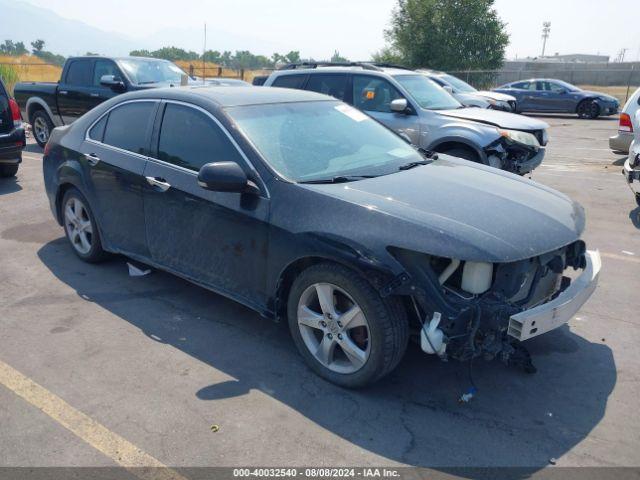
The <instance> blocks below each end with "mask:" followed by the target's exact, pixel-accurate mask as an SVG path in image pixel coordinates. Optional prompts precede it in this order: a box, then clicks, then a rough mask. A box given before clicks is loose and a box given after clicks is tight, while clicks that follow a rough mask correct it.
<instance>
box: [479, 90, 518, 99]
mask: <svg viewBox="0 0 640 480" xmlns="http://www.w3.org/2000/svg"><path fill="white" fill-rule="evenodd" d="M475 94H476V95H479V96H481V97H485V98H491V99H493V100H498V101H502V102H514V101H515V100H516V97H514V96H513V95H507V94H506V93H500V92H490V91H488V90H478V91H477V92H475Z"/></svg>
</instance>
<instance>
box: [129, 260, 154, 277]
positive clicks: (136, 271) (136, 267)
mask: <svg viewBox="0 0 640 480" xmlns="http://www.w3.org/2000/svg"><path fill="white" fill-rule="evenodd" d="M127 267H129V276H130V277H144V276H145V275H149V274H150V273H151V269H150V268H149V267H147V266H146V265H143V264H142V263H138V262H134V261H132V260H129V261H128V262H127Z"/></svg>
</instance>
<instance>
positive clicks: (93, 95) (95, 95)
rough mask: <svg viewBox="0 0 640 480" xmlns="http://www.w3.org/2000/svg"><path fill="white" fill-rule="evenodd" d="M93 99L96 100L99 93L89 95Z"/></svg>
mask: <svg viewBox="0 0 640 480" xmlns="http://www.w3.org/2000/svg"><path fill="white" fill-rule="evenodd" d="M90 95H91V96H92V97H93V98H98V97H99V96H100V94H99V93H91V94H90Z"/></svg>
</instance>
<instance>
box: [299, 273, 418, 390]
mask: <svg viewBox="0 0 640 480" xmlns="http://www.w3.org/2000/svg"><path fill="white" fill-rule="evenodd" d="M287 315H288V322H289V329H290V331H291V335H292V337H293V341H294V343H295V344H296V347H297V348H298V351H299V352H300V354H301V355H302V357H303V358H304V360H305V361H306V363H307V364H308V365H309V366H310V367H311V369H312V370H314V371H315V372H316V373H317V374H318V375H320V376H321V377H323V378H325V379H326V380H329V381H330V382H332V383H335V384H337V385H340V386H342V387H347V388H357V387H363V386H365V385H368V384H371V383H373V382H375V381H377V380H379V379H380V378H382V377H383V376H385V375H387V374H388V373H389V372H391V371H392V370H393V369H394V368H395V367H396V366H397V365H398V363H399V362H400V360H401V359H402V357H403V355H404V353H405V351H406V348H407V344H408V340H409V322H408V320H407V317H406V312H405V310H404V308H403V307H402V305H401V304H400V302H399V301H398V300H397V299H394V298H386V299H383V298H382V297H380V295H379V294H378V292H377V291H376V290H375V289H374V288H373V287H372V285H371V284H370V283H369V282H368V281H367V280H366V279H365V278H363V277H362V276H361V275H359V274H358V273H356V272H354V271H352V270H349V269H348V268H346V267H343V266H341V265H337V264H333V263H321V264H318V265H314V266H312V267H309V268H308V269H306V270H304V271H303V272H302V273H301V274H300V275H299V276H298V277H297V278H296V279H295V280H294V282H293V285H292V287H291V291H290V294H289V299H288V302H287Z"/></svg>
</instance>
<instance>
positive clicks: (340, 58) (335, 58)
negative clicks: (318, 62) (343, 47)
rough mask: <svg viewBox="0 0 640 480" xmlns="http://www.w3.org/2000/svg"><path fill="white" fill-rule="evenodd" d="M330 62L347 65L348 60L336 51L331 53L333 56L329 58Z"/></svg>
mask: <svg viewBox="0 0 640 480" xmlns="http://www.w3.org/2000/svg"><path fill="white" fill-rule="evenodd" d="M331 61H332V62H334V63H347V62H348V61H349V60H348V59H347V58H346V57H343V56H342V55H340V52H339V51H338V50H335V51H334V52H333V55H332V56H331Z"/></svg>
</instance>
